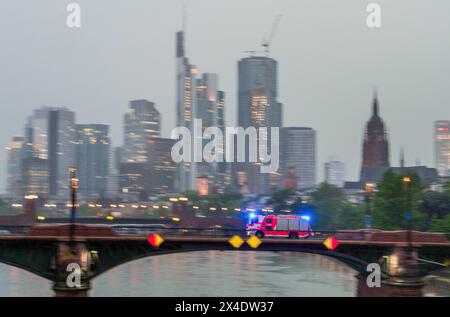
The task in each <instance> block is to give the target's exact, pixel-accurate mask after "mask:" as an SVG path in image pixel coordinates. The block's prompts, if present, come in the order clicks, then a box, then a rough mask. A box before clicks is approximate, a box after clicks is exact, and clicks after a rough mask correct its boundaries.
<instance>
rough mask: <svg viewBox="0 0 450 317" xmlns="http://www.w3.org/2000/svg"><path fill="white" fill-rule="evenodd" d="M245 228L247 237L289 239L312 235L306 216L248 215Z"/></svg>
mask: <svg viewBox="0 0 450 317" xmlns="http://www.w3.org/2000/svg"><path fill="white" fill-rule="evenodd" d="M249 218H250V220H249V223H248V224H247V226H246V230H247V235H249V236H250V235H255V236H257V237H258V238H263V237H283V238H289V239H298V238H305V239H306V238H309V236H310V235H312V232H311V226H310V224H309V217H308V216H291V215H268V216H264V215H253V214H252V215H250V217H249Z"/></svg>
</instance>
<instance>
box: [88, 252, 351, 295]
mask: <svg viewBox="0 0 450 317" xmlns="http://www.w3.org/2000/svg"><path fill="white" fill-rule="evenodd" d="M355 274H356V272H355V271H353V270H352V269H350V268H348V267H347V266H345V265H343V264H341V263H339V262H337V261H336V260H334V259H331V258H328V257H324V256H320V255H313V254H295V253H289V252H280V253H270V252H267V253H266V252H264V253H263V252H221V251H207V252H193V253H180V254H172V255H166V256H158V257H149V258H145V259H141V260H138V261H135V262H132V263H129V264H125V265H123V266H120V267H117V268H115V269H113V270H111V271H110V272H107V273H105V274H104V275H102V276H100V277H98V278H97V279H96V280H94V281H93V290H92V292H91V296H200V297H201V296H354V295H355V294H356V279H355V278H354V276H355Z"/></svg>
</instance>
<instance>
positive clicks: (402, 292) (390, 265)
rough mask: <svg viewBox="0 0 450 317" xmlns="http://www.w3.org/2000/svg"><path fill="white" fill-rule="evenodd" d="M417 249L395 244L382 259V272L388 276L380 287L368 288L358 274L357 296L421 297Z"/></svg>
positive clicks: (421, 284)
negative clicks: (389, 252)
mask: <svg viewBox="0 0 450 317" xmlns="http://www.w3.org/2000/svg"><path fill="white" fill-rule="evenodd" d="M418 258H419V257H418V252H417V249H414V248H410V247H408V246H403V245H402V246H397V247H395V248H394V249H393V250H392V252H391V254H390V255H389V256H387V257H385V259H384V263H383V265H384V269H383V270H384V272H385V273H387V275H388V276H389V277H388V278H387V279H386V280H383V281H382V282H381V287H373V288H369V287H368V286H367V283H366V278H365V277H363V276H358V292H357V295H358V296H362V297H421V296H423V292H422V288H423V287H424V285H425V283H424V280H423V278H422V276H421V275H420V271H419V261H418Z"/></svg>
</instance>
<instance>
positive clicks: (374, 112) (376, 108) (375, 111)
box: [372, 86, 379, 117]
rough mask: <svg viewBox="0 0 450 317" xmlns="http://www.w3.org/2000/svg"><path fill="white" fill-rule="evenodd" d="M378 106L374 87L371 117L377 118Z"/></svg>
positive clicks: (376, 92)
mask: <svg viewBox="0 0 450 317" xmlns="http://www.w3.org/2000/svg"><path fill="white" fill-rule="evenodd" d="M378 111H379V104H378V91H377V87H376V86H375V87H374V89H373V101H372V115H373V116H374V117H378Z"/></svg>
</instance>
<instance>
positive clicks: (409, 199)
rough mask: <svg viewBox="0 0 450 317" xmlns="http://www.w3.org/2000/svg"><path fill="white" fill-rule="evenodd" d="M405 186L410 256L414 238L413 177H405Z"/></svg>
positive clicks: (407, 239)
mask: <svg viewBox="0 0 450 317" xmlns="http://www.w3.org/2000/svg"><path fill="white" fill-rule="evenodd" d="M403 185H404V188H405V209H406V211H405V217H406V241H407V243H408V249H407V251H408V252H407V254H408V255H410V254H411V251H412V237H411V213H412V212H411V208H412V204H411V202H412V191H411V177H409V176H404V177H403Z"/></svg>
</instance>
